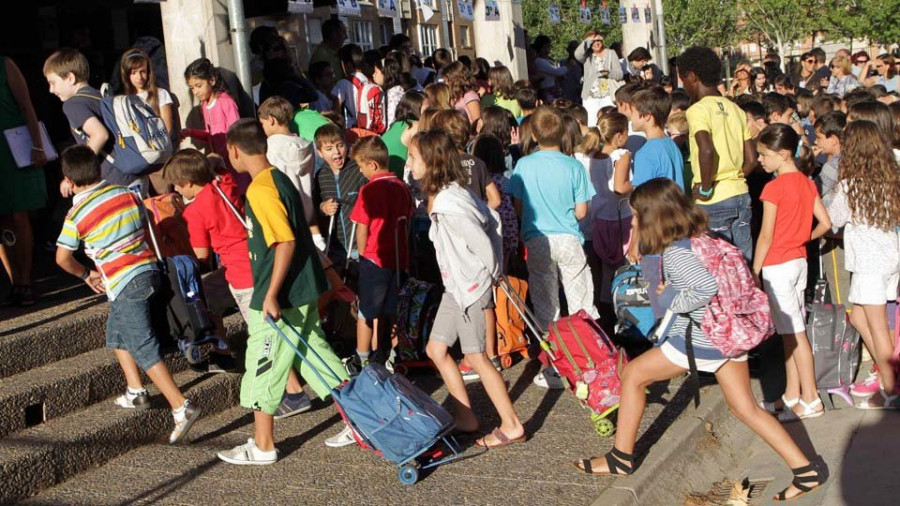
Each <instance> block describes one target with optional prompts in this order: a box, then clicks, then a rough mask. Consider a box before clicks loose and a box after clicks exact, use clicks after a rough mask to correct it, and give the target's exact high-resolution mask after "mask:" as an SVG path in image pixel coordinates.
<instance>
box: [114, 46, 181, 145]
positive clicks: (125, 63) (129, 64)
mask: <svg viewBox="0 0 900 506" xmlns="http://www.w3.org/2000/svg"><path fill="white" fill-rule="evenodd" d="M119 71H120V76H121V78H122V81H121V82H122V83H123V85H124V91H125V94H126V95H137V96H139V97H141V99H142V100H143V101H144V102H146V103H147V105H149V106H150V107H151V108H153V112H155V113H156V115H157V116H159V117H160V118H162V120H163V123H165V124H166V131H168V132H169V135H170V136H172V138H175V139H177V138H178V132H176V131H175V128H176V126H177V122H176V121H175V107H174V106H173V103H174V102H173V100H172V95H170V94H169V92H168V91H166V90H165V89H163V88H160V87H158V86H157V85H156V75H155V74H154V73H153V65H151V64H150V57H149V56H148V55H147V53H145V52H144V51H143V50H141V49H137V48H134V49H129V50H128V51H125V54H123V55H122V60H121V65H120V68H119Z"/></svg>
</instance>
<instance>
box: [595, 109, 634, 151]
mask: <svg viewBox="0 0 900 506" xmlns="http://www.w3.org/2000/svg"><path fill="white" fill-rule="evenodd" d="M621 133H624V134H627V133H628V118H627V117H626V116H625V115H624V114H622V113H620V112H615V111H613V112H608V113H606V114H603V115H601V116H600V117H599V118H597V134H598V135H599V136H600V140H601V141H603V143H604V144H609V143H610V142H612V140H613V139H614V138H615V137H616V135H618V134H621Z"/></svg>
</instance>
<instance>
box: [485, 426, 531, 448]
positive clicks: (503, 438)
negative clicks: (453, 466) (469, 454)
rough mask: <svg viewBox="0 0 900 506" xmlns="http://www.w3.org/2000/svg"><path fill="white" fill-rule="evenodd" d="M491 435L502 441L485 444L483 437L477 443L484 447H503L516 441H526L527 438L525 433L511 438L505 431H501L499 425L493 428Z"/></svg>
mask: <svg viewBox="0 0 900 506" xmlns="http://www.w3.org/2000/svg"><path fill="white" fill-rule="evenodd" d="M490 435H492V436H494V437H495V438H497V441H500V442H499V443H498V444H495V445H487V444H485V441H484V438H481V439H479V440H478V441H476V442H475V444H476V445H478V446H480V447H482V448H487V449H492V448H502V447H504V446H509V445H511V444H516V443H524V442H525V440H526V439H527V438H526V436H525V434H522V435H521V436H519V437H517V438H515V439H510V438H509V437H508V436H507V435H506V434H504V433H503V432H501V431H500V428H499V427H498V428H496V429H494V430H492V431H491V434H490ZM485 437H487V436H485Z"/></svg>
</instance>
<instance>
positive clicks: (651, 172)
mask: <svg viewBox="0 0 900 506" xmlns="http://www.w3.org/2000/svg"><path fill="white" fill-rule="evenodd" d="M633 100H634V102H633V104H632V106H631V107H630V108H629V110H630V112H631V116H630V118H629V119H631V122H632V124H633V125H634V129H635V130H636V131H638V132H642V133H643V134H644V135H646V136H647V141H646V142H645V143H644V145H643V146H642V147H641V149H639V150H638V151H637V153H635V154H634V178H633V180H632V184H633V185H634V186H635V187H637V186H639V185H641V184H642V183H645V182H647V181H649V180H651V179H654V178H658V177H666V178H669V179H671V180H673V181H675V182H676V183H677V184H678V186H680V187H682V188H684V175H683V169H684V160H683V158H682V157H681V151H679V150H678V146H677V145H675V142H674V141H673V140H672V139H670V138H668V137H666V132H665V130H664V129H663V128H664V127H665V125H666V120H667V119H668V118H669V110H670V109H671V108H672V99H671V98H669V94H668V93H666V92H665V90H663V89H662V87H661V86H654V87H652V88H648V89H645V90H641V91H638V92H637V93H635V94H634V98H633Z"/></svg>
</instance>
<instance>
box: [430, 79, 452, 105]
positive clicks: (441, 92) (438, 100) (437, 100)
mask: <svg viewBox="0 0 900 506" xmlns="http://www.w3.org/2000/svg"><path fill="white" fill-rule="evenodd" d="M425 97H427V98H428V104H429V107H435V108H437V109H453V106H452V105H451V104H450V87H449V86H447V85H446V84H444V83H432V84H429V85H428V86H426V87H425Z"/></svg>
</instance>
